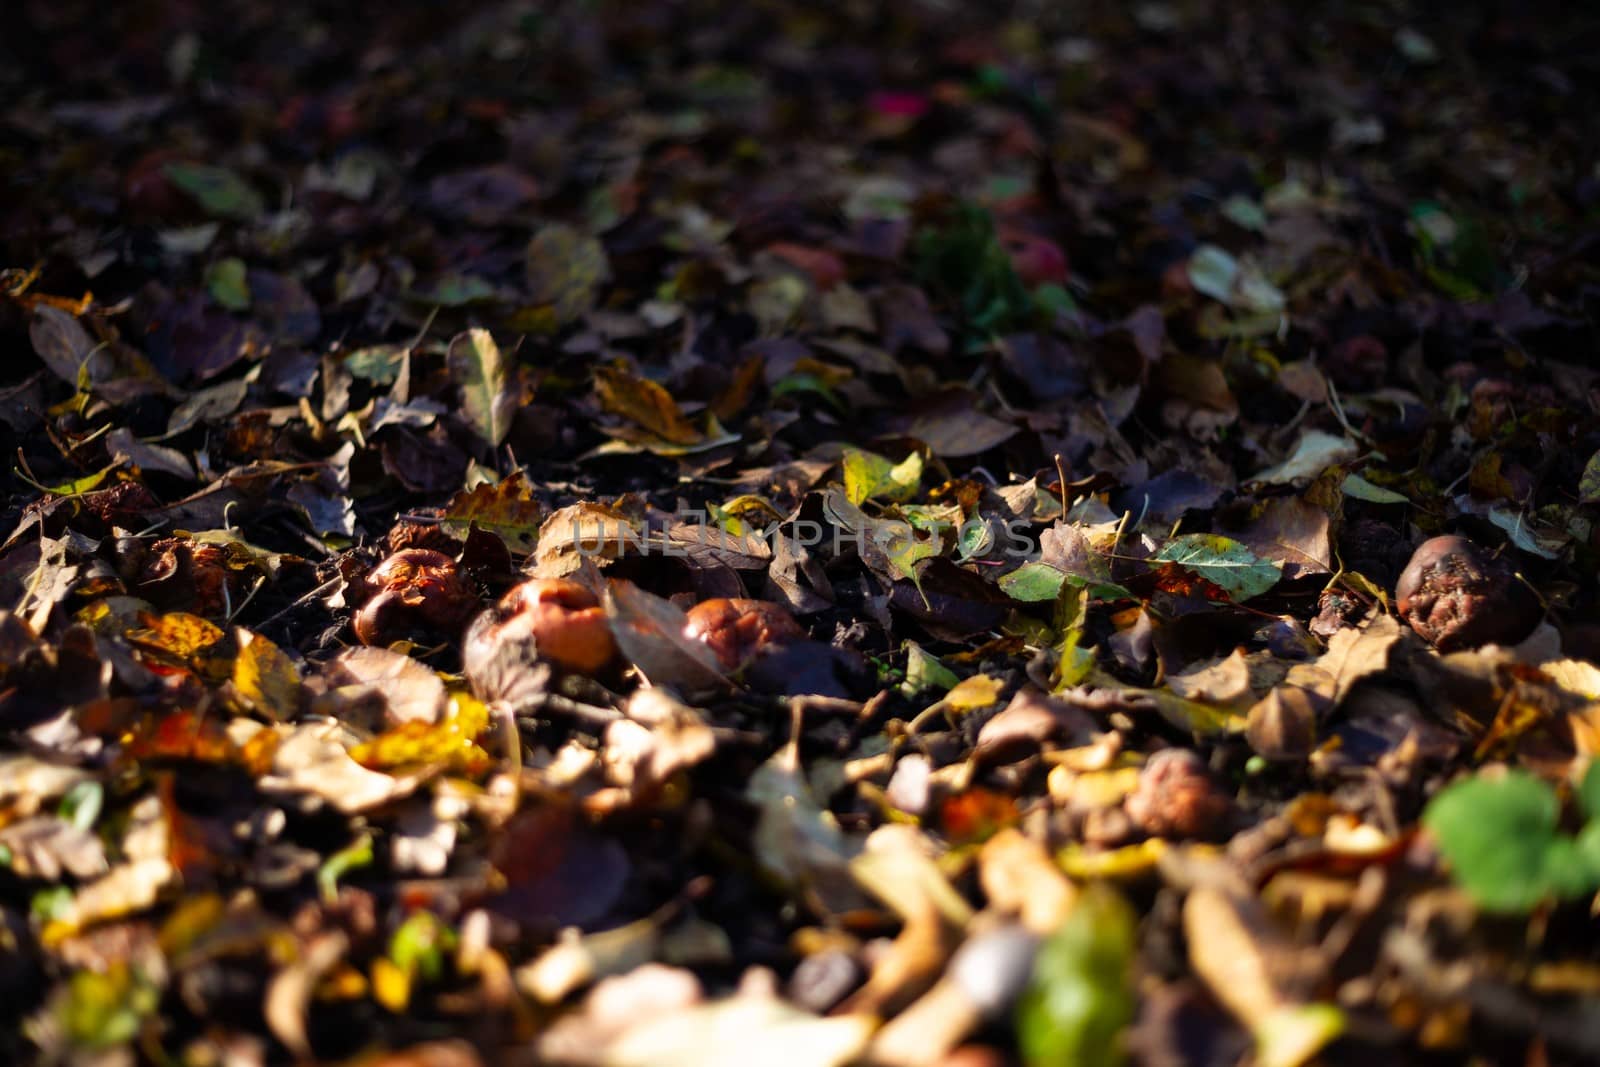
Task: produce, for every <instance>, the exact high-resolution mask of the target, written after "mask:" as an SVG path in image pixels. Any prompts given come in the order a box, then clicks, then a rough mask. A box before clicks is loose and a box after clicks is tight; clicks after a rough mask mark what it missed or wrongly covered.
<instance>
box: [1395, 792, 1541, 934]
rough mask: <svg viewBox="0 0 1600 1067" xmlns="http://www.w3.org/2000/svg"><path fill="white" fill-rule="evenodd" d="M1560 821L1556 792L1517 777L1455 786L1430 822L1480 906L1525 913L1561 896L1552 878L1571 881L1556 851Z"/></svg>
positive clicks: (1432, 805) (1426, 821) (1439, 799)
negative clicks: (1557, 823) (1541, 902)
mask: <svg viewBox="0 0 1600 1067" xmlns="http://www.w3.org/2000/svg"><path fill="white" fill-rule="evenodd" d="M1559 814H1560V804H1559V802H1558V801H1557V799H1556V794H1555V791H1554V790H1553V789H1551V788H1550V787H1549V786H1548V785H1546V784H1545V783H1544V782H1542V781H1540V780H1539V779H1538V778H1535V777H1534V776H1533V775H1531V774H1527V773H1525V772H1522V771H1512V772H1510V773H1509V774H1507V775H1506V776H1505V777H1504V778H1497V779H1490V778H1471V779H1468V780H1466V781H1463V782H1457V783H1455V784H1454V785H1451V786H1449V787H1448V788H1446V789H1445V790H1444V791H1443V792H1441V793H1439V794H1438V795H1437V796H1436V797H1434V798H1433V800H1432V801H1430V802H1429V804H1428V807H1427V810H1426V811H1424V812H1423V815H1422V822H1423V825H1424V826H1426V827H1427V828H1428V830H1429V831H1430V832H1432V834H1433V836H1434V838H1435V839H1436V840H1437V841H1438V843H1439V851H1440V852H1441V853H1443V855H1444V857H1445V859H1446V860H1448V861H1449V862H1450V866H1451V869H1452V871H1453V872H1454V874H1455V879H1456V881H1457V882H1459V883H1460V884H1461V887H1462V888H1463V889H1465V890H1466V891H1467V893H1468V894H1469V895H1470V896H1471V897H1472V898H1473V899H1474V900H1476V901H1477V902H1478V903H1479V904H1480V905H1482V906H1483V907H1485V908H1487V909H1489V910H1491V911H1502V912H1521V911H1527V910H1529V909H1531V908H1532V907H1533V906H1534V905H1536V904H1538V903H1539V902H1540V901H1542V900H1544V899H1545V898H1546V897H1549V896H1551V895H1552V894H1553V892H1554V890H1555V888H1556V886H1555V885H1554V884H1552V875H1555V876H1556V877H1557V878H1558V879H1559V880H1560V881H1561V882H1563V883H1566V882H1567V881H1568V877H1567V876H1568V873H1569V872H1568V871H1567V869H1566V868H1567V866H1568V864H1567V862H1566V861H1567V859H1568V858H1569V857H1567V856H1565V855H1563V853H1562V852H1561V851H1560V850H1558V849H1557V848H1556V845H1555V842H1556V841H1557V840H1558V835H1557V833H1556V822H1557V819H1558V817H1559ZM1563 888H1566V886H1565V885H1564V886H1563Z"/></svg>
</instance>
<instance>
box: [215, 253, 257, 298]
mask: <svg viewBox="0 0 1600 1067" xmlns="http://www.w3.org/2000/svg"><path fill="white" fill-rule="evenodd" d="M205 282H206V292H208V293H210V294H211V299H213V300H215V301H216V302H217V303H218V304H221V305H222V306H223V307H225V308H227V309H228V310H229V311H244V310H246V309H248V308H249V307H250V284H249V282H247V281H246V280H245V266H244V260H242V259H240V258H239V257H238V256H229V257H228V258H227V259H220V260H218V261H217V262H215V263H213V264H211V266H209V267H207V268H206V278H205Z"/></svg>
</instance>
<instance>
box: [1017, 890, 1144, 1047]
mask: <svg viewBox="0 0 1600 1067" xmlns="http://www.w3.org/2000/svg"><path fill="white" fill-rule="evenodd" d="M1136 926H1137V922H1136V919H1135V917H1134V913H1133V909H1132V908H1130V907H1129V906H1128V904H1127V902H1126V901H1124V900H1123V899H1122V898H1121V897H1120V896H1118V895H1117V893H1116V891H1115V890H1112V889H1109V888H1107V887H1105V886H1102V885H1091V886H1089V887H1088V888H1087V889H1085V890H1084V891H1083V895H1082V896H1081V897H1079V899H1078V902H1077V904H1076V905H1075V906H1074V907H1073V909H1072V913H1071V914H1070V915H1069V916H1068V917H1067V920H1066V922H1064V923H1063V924H1062V925H1061V929H1059V930H1057V931H1056V933H1055V934H1053V935H1052V936H1051V937H1050V939H1049V940H1048V941H1046V942H1045V943H1044V945H1043V946H1042V947H1041V948H1040V949H1039V955H1038V957H1037V958H1036V959H1035V960H1034V965H1033V979H1032V981H1031V982H1030V983H1029V985H1028V989H1027V990H1026V991H1025V992H1024V993H1023V994H1022V997H1021V999H1020V1000H1019V1001H1018V1003H1017V1016H1016V1021H1017V1043H1018V1045H1020V1047H1021V1050H1022V1062H1023V1063H1024V1064H1026V1065H1027V1067H1057V1065H1060V1064H1086V1065H1087V1064H1095V1065H1096V1067H1115V1065H1116V1064H1120V1063H1122V1062H1124V1060H1125V1053H1124V1051H1123V1048H1122V1040H1121V1035H1122V1031H1123V1030H1124V1029H1125V1028H1126V1027H1127V1026H1128V1024H1129V1023H1130V1022H1132V1021H1133V1013H1134V1004H1135V1001H1134V995H1133V986H1132V975H1131V971H1132V965H1133V956H1134V948H1135V944H1134V936H1135V929H1136Z"/></svg>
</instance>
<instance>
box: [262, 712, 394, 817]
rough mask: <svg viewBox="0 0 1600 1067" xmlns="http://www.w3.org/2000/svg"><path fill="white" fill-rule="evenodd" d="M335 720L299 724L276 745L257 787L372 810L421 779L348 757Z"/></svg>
mask: <svg viewBox="0 0 1600 1067" xmlns="http://www.w3.org/2000/svg"><path fill="white" fill-rule="evenodd" d="M342 733H343V731H342V730H341V729H340V727H339V725H338V724H337V723H302V724H300V725H298V726H295V727H293V728H292V729H291V730H289V732H288V733H287V735H286V736H285V737H284V738H283V740H282V741H281V742H279V744H278V749H277V751H276V752H275V753H274V754H273V757H272V770H271V772H270V773H269V774H268V775H267V776H266V777H264V778H262V779H261V783H260V785H261V789H262V790H263V791H264V792H267V793H275V794H280V795H285V796H289V797H300V798H314V799H315V800H317V801H319V802H321V803H325V804H328V805H330V806H331V807H333V808H334V809H335V810H337V811H342V812H344V813H346V814H354V813H356V812H363V811H371V810H373V809H374V808H380V807H382V806H383V805H385V804H387V803H389V802H390V801H392V800H395V799H397V798H399V797H403V796H407V795H409V794H410V793H411V792H413V791H414V790H415V789H416V788H417V786H418V785H419V784H420V780H419V779H418V778H417V777H415V776H405V777H392V776H390V775H387V774H382V773H380V772H378V771H371V770H368V769H367V768H365V767H363V766H361V764H359V763H357V762H356V761H355V760H354V759H352V758H351V756H350V752H349V750H348V749H347V748H346V747H345V745H344V743H343V741H342V740H341V739H340V738H341V734H342Z"/></svg>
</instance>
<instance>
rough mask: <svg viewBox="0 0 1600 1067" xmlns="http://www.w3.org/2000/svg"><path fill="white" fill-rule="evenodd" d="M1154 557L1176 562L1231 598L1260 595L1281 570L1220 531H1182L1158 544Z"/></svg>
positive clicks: (1272, 584)
mask: <svg viewBox="0 0 1600 1067" xmlns="http://www.w3.org/2000/svg"><path fill="white" fill-rule="evenodd" d="M1155 559H1156V560H1157V561H1158V562H1162V563H1176V564H1177V565H1178V566H1180V567H1182V568H1183V569H1184V570H1187V571H1189V572H1190V573H1192V574H1195V575H1198V576H1199V577H1201V578H1204V579H1205V580H1206V581H1208V582H1211V583H1212V584H1213V585H1216V586H1218V587H1219V588H1221V589H1222V590H1223V591H1224V592H1226V593H1227V594H1228V595H1229V596H1230V597H1232V598H1233V599H1234V600H1235V601H1245V600H1249V599H1250V598H1251V597H1253V596H1260V595H1261V594H1262V593H1265V592H1266V591H1267V590H1268V589H1271V588H1272V587H1273V586H1274V585H1277V584H1278V578H1279V577H1280V576H1281V575H1282V573H1283V564H1281V563H1274V562H1273V561H1271V560H1266V559H1262V558H1261V557H1260V556H1258V555H1256V554H1255V553H1254V552H1252V551H1250V549H1249V548H1247V547H1245V546H1244V545H1243V544H1240V543H1239V542H1238V541H1235V540H1234V539H1233V538H1231V537H1223V536H1222V535H1221V534H1182V535H1180V536H1178V537H1174V538H1173V539H1172V540H1171V541H1168V542H1167V543H1166V544H1165V545H1163V546H1162V548H1161V551H1160V552H1157V553H1156V555H1155Z"/></svg>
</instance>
